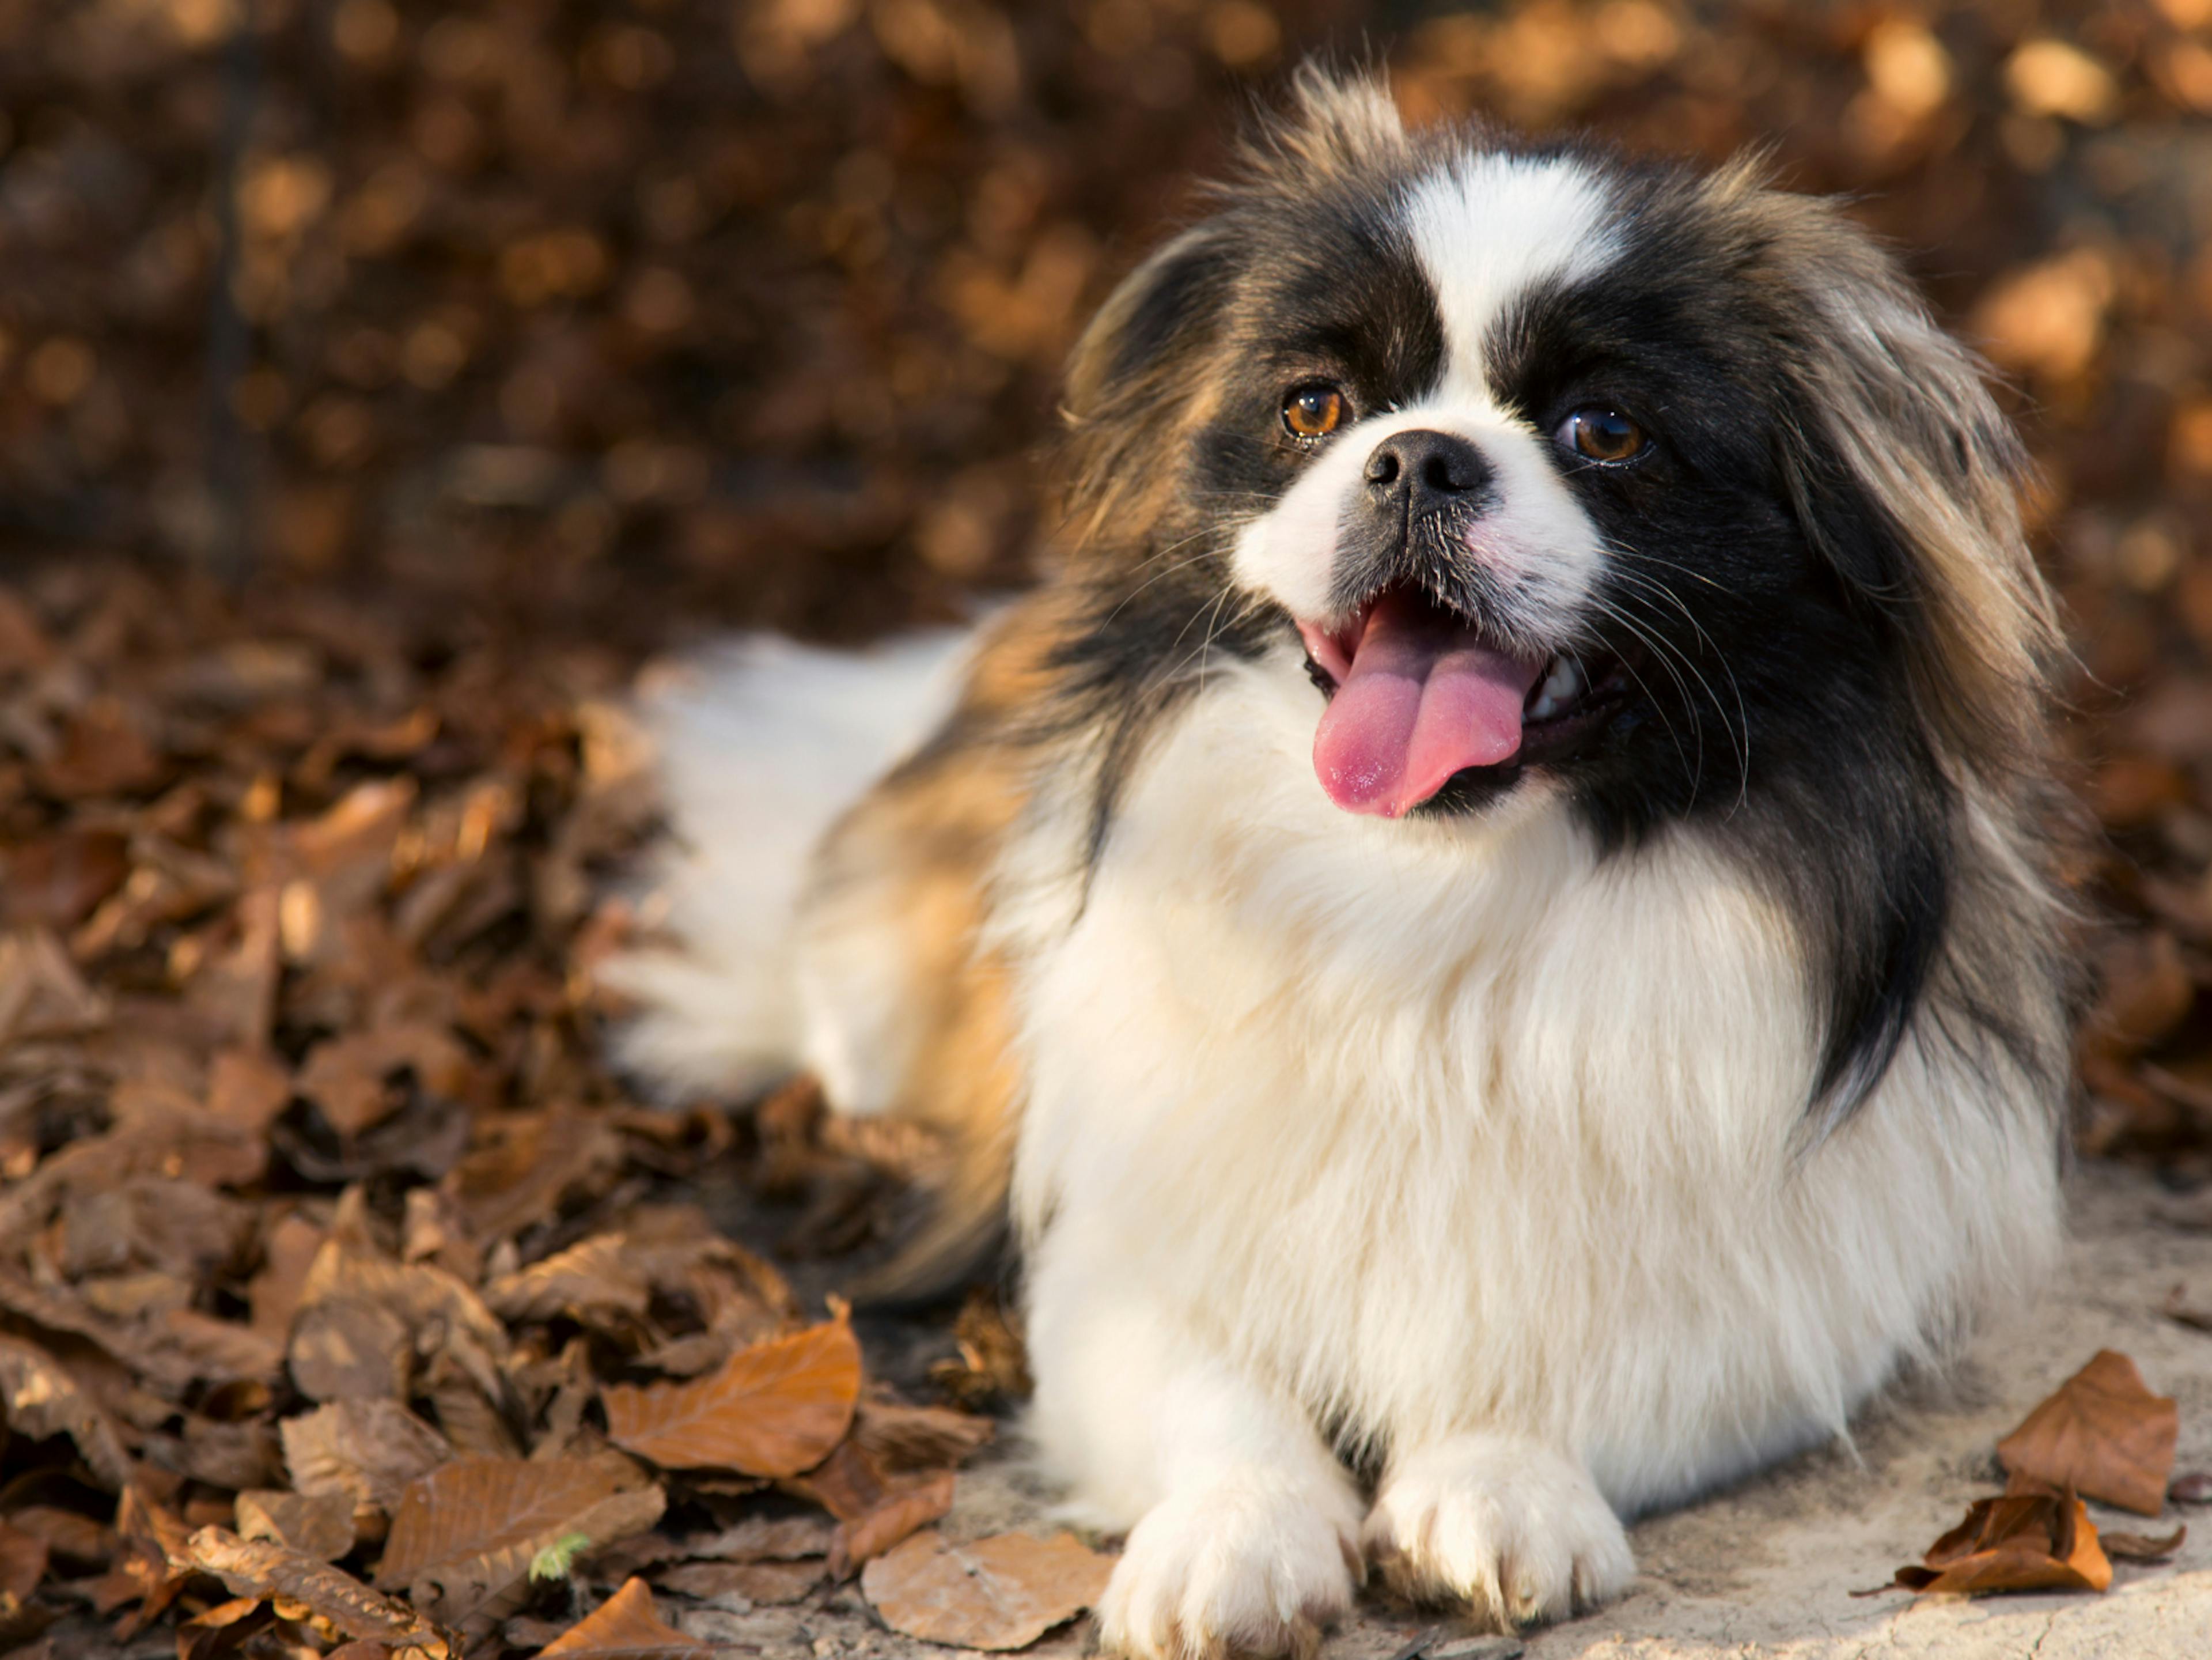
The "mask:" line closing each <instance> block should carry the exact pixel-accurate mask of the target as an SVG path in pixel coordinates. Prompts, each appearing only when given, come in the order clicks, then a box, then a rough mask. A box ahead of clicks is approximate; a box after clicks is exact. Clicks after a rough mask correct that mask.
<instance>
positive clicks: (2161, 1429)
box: [1997, 1349, 2181, 1516]
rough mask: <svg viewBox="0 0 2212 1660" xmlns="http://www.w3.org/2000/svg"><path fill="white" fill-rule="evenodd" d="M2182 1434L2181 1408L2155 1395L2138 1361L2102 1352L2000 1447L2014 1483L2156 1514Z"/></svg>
mask: <svg viewBox="0 0 2212 1660" xmlns="http://www.w3.org/2000/svg"><path fill="white" fill-rule="evenodd" d="M2180 1428H2181V1415H2180V1412H2179V1408H2177V1407H2176V1406H2175V1405H2174V1403H2173V1402H2172V1400H2170V1399H2168V1398H2166V1396H2164V1395H2153V1394H2152V1393H2151V1392H2150V1390H2149V1389H2148V1387H2147V1386H2146V1385H2145V1384H2144V1383H2143V1380H2142V1373H2141V1372H2139V1371H2136V1363H2135V1362H2134V1361H2132V1360H2130V1359H2128V1357H2127V1356H2126V1355H2124V1354H2121V1353H2117V1352H2116V1351H2114V1350H2112V1349H2100V1350H2099V1351H2098V1352H2097V1353H2096V1354H2095V1356H2094V1357H2093V1358H2092V1359H2091V1360H2090V1362H2089V1364H2088V1365H2086V1366H2084V1367H2082V1368H2081V1371H2078V1372H2076V1373H2075V1374H2074V1376H2073V1377H2069V1378H2068V1379H2067V1380H2066V1381H2065V1382H2064V1383H2062V1384H2060V1385H2059V1386H2058V1388H2057V1390H2056V1391H2054V1392H2053V1393H2052V1395H2051V1397H2050V1398H2049V1399H2048V1400H2046V1401H2045V1402H2043V1403H2042V1404H2041V1405H2040V1406H2039V1407H2037V1408H2035V1410H2034V1411H2033V1412H2031V1413H2030V1414H2028V1415H2027V1418H2026V1419H2024V1420H2022V1421H2021V1426H2020V1427H2019V1428H2017V1429H2015V1431H2013V1432H2012V1433H2011V1434H2010V1435H2008V1436H2007V1437H2005V1438H2004V1439H2003V1440H2002V1441H2000V1442H1998V1443H1997V1456H1998V1457H1999V1458H2000V1459H2002V1461H2003V1462H2004V1467H2005V1468H2006V1470H2007V1471H2008V1472H2009V1473H2010V1474H2011V1475H2014V1476H2015V1477H2018V1478H2025V1479H2027V1480H2028V1481H2038V1482H2041V1483H2043V1484H2045V1486H2048V1487H2071V1488H2073V1489H2074V1490H2075V1492H2077V1493H2081V1494H2083V1495H2085V1496H2086V1497H2087V1498H2091V1499H2102V1500H2104V1501H2105V1502H2106V1504H2108V1505H2118V1506H2119V1507H2120V1508H2121V1509H2122V1510H2131V1511H2135V1512H2136V1514H2137V1515H2140V1516H2155V1515H2157V1514H2158V1513H2159V1511H2160V1510H2162V1509H2163V1508H2165V1505H2166V1478H2167V1476H2168V1475H2171V1474H2172V1470H2173V1450H2174V1444H2175V1442H2176V1440H2177V1439H2178V1438H2179V1434H2180Z"/></svg>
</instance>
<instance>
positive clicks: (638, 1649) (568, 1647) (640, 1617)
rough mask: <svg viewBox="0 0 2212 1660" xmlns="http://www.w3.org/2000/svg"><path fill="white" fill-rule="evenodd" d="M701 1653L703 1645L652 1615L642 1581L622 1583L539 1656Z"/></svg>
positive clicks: (624, 1657) (627, 1658) (629, 1657)
mask: <svg viewBox="0 0 2212 1660" xmlns="http://www.w3.org/2000/svg"><path fill="white" fill-rule="evenodd" d="M707 1652H708V1647H707V1645H706V1644H704V1643H702V1642H700V1641H699V1640H698V1639H696V1638H692V1637H686V1636H685V1635H684V1633H682V1632H680V1631H678V1630H677V1629H676V1627H673V1626H671V1625H669V1624H668V1623H667V1622H666V1621H665V1620H662V1619H661V1617H660V1616H659V1614H655V1613H654V1612H653V1592H652V1591H651V1590H648V1589H647V1587H646V1583H645V1581H644V1580H642V1579H628V1580H625V1581H623V1586H622V1589H621V1590H617V1592H616V1593H615V1594H614V1595H613V1596H610V1597H609V1598H607V1600H606V1601H605V1602H602V1603H600V1604H599V1607H598V1608H594V1609H593V1610H592V1612H591V1613H590V1614H587V1615H586V1617H585V1618H584V1619H582V1620H580V1621H578V1622H577V1623H576V1624H575V1625H574V1626H572V1627H569V1628H568V1630H567V1631H565V1632H563V1633H561V1635H560V1636H558V1637H556V1638H555V1639H553V1640H552V1641H551V1642H550V1643H548V1644H547V1645H545V1646H544V1649H542V1650H540V1651H539V1653H540V1655H541V1656H552V1655H556V1654H557V1655H573V1656H574V1657H576V1660H617V1657H619V1660H659V1657H661V1656H664V1655H665V1656H670V1657H675V1656H681V1655H691V1654H705V1653H707Z"/></svg>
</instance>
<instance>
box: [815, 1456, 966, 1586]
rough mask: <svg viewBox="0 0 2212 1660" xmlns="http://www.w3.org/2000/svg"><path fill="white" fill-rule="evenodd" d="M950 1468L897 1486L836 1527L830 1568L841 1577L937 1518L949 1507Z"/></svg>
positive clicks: (830, 1551) (831, 1549)
mask: <svg viewBox="0 0 2212 1660" xmlns="http://www.w3.org/2000/svg"><path fill="white" fill-rule="evenodd" d="M952 1488H953V1476H952V1472H951V1470H939V1472H938V1473H937V1474H936V1475H932V1476H927V1477H924V1478H923V1479H921V1480H920V1481H912V1482H908V1483H906V1484H903V1485H902V1486H900V1487H897V1488H896V1489H894V1490H893V1491H892V1492H891V1493H889V1494H887V1495H886V1496H885V1497H884V1499H883V1501H882V1502H881V1503H880V1504H878V1505H876V1506H875V1507H874V1508H872V1510H870V1511H868V1512H867V1514H866V1515H865V1516H861V1517H857V1518H855V1519H854V1520H853V1521H850V1522H847V1523H843V1524H842V1526H840V1527H839V1528H838V1529H837V1538H836V1542H835V1543H834V1544H832V1545H831V1546H830V1548H829V1572H831V1573H832V1574H833V1575H835V1576H836V1578H841V1579H842V1578H844V1577H845V1575H847V1574H848V1573H850V1572H852V1571H853V1570H854V1568H856V1567H859V1566H860V1565H861V1564H862V1563H864V1562H869V1561H872V1560H874V1559H875V1558H877V1557H878V1556H881V1555H882V1554H884V1552H885V1551H887V1550H889V1549H890V1548H892V1547H893V1546H894V1545H896V1544H898V1543H899V1542H900V1541H902V1540H903V1539H905V1538H907V1537H908V1535H911V1534H912V1533H913V1532H914V1531H915V1529H918V1528H924V1527H927V1526H928V1525H929V1524H930V1523H932V1522H935V1521H939V1520H940V1519H942V1518H943V1517H945V1515H947V1514H948V1513H949V1512H950V1511H951V1509H952Z"/></svg>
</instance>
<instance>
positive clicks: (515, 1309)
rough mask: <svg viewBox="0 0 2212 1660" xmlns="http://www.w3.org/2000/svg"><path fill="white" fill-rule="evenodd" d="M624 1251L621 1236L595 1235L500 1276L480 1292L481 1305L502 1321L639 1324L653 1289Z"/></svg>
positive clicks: (625, 1246)
mask: <svg viewBox="0 0 2212 1660" xmlns="http://www.w3.org/2000/svg"><path fill="white" fill-rule="evenodd" d="M629 1251H630V1242H629V1238H628V1237H626V1236H625V1235H623V1234H619V1233H602V1234H598V1235H595V1236H593V1237H592V1238H589V1239H586V1240H585V1241H583V1242H582V1243H580V1244H575V1245H571V1246H570V1247H569V1248H568V1250H564V1251H557V1252H556V1253H555V1254H554V1255H552V1256H549V1257H547V1258H545V1259H544V1261H543V1262H533V1263H532V1264H531V1265H530V1266H529V1267H528V1268H521V1269H518V1270H517V1271H516V1272H515V1273H513V1274H501V1276H500V1277H499V1278H498V1279H496V1280H493V1281H492V1282H491V1283H490V1284H489V1285H488V1286H485V1287H484V1301H485V1303H486V1304H488V1305H489V1307H490V1308H491V1310H492V1311H493V1312H494V1313H495V1314H497V1315H499V1316H501V1318H502V1319H506V1320H552V1319H556V1318H557V1317H559V1316H562V1315H567V1316H569V1317H570V1318H572V1319H574V1320H577V1321H580V1322H581V1323H584V1324H586V1325H589V1326H594V1327H599V1328H605V1327H606V1326H608V1325H609V1324H610V1323H614V1322H617V1321H620V1322H635V1321H638V1320H641V1319H643V1318H644V1317H645V1311H646V1309H647V1306H648V1305H649V1304H651V1302H652V1300H653V1288H652V1286H650V1285H649V1284H647V1280H646V1278H645V1276H644V1275H643V1274H641V1273H640V1272H639V1271H638V1269H637V1267H636V1266H635V1263H633V1262H631V1261H630V1260H629Z"/></svg>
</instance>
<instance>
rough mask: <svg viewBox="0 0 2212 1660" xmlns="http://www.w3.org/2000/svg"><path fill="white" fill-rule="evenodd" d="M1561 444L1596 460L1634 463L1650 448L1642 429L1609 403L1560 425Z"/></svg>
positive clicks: (1578, 411) (1582, 410)
mask: <svg viewBox="0 0 2212 1660" xmlns="http://www.w3.org/2000/svg"><path fill="white" fill-rule="evenodd" d="M1559 442H1560V443H1562V444H1564V445H1565V447H1567V448H1569V449H1571V450H1572V451H1573V452H1574V453H1576V454H1577V455H1583V456H1587V457H1589V459H1591V460H1593V461H1633V460H1634V459H1636V458H1637V457H1638V456H1639V455H1641V454H1643V453H1644V451H1645V450H1647V449H1649V448H1650V447H1651V440H1650V436H1649V435H1646V434H1645V432H1644V429H1643V428H1641V427H1639V426H1638V425H1637V424H1636V423H1635V422H1633V421H1632V420H1630V419H1629V418H1628V417H1626V416H1625V415H1623V414H1622V413H1621V412H1620V410H1617V409H1614V408H1613V407H1612V406H1611V405H1610V404H1592V405H1591V406H1590V407H1589V408H1588V409H1581V410H1576V411H1575V412H1574V413H1573V414H1572V415H1571V416H1569V417H1567V418H1566V419H1565V421H1562V422H1561V423H1559Z"/></svg>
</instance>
